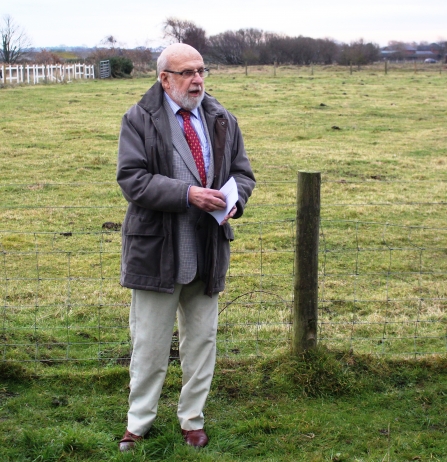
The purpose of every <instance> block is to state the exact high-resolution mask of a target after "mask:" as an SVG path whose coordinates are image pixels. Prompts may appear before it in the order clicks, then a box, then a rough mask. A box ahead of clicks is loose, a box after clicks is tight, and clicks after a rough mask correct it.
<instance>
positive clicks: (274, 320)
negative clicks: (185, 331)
mask: <svg viewBox="0 0 447 462" xmlns="http://www.w3.org/2000/svg"><path fill="white" fill-rule="evenodd" d="M393 183H402V185H403V186H402V189H404V188H406V183H408V184H409V185H410V184H411V185H414V183H415V182H393ZM428 183H430V182H420V183H418V187H417V188H409V191H410V192H406V193H405V194H404V195H402V197H399V196H398V195H397V194H396V193H395V194H393V200H394V202H389V201H388V200H387V197H388V194H387V192H386V190H385V189H384V188H385V187H386V186H387V185H386V184H385V185H384V182H381V183H380V185H378V184H377V182H374V181H373V182H371V181H352V182H351V181H349V182H348V181H335V182H323V184H322V191H323V194H322V219H321V226H320V248H319V320H318V322H319V324H318V328H319V329H318V336H319V342H320V343H321V344H324V345H327V346H328V347H329V348H333V349H335V348H336V349H343V350H347V349H352V350H354V351H355V352H358V353H373V354H385V355H402V356H409V355H411V356H419V355H427V354H440V353H445V352H446V349H447V335H446V321H445V311H446V308H447V294H446V292H447V259H446V255H447V228H444V227H436V226H428V225H421V226H413V225H398V224H395V223H396V222H404V223H405V222H408V221H409V222H414V221H415V220H414V217H415V216H416V217H417V218H418V222H421V223H422V222H425V223H430V222H433V223H442V222H443V220H441V219H439V217H440V216H442V214H444V213H445V210H444V207H445V205H446V203H445V202H444V201H443V198H445V189H446V185H447V182H439V183H437V184H433V183H430V184H428ZM112 185H114V186H112ZM0 186H1V187H2V189H3V191H4V194H3V197H4V198H5V200H4V201H3V203H2V204H1V205H0V214H2V217H3V219H5V220H12V221H10V223H11V224H12V225H16V229H11V230H4V231H0V259H1V264H0V300H1V302H0V304H1V305H0V306H1V307H0V309H1V315H0V322H1V325H0V355H1V360H2V361H11V362H21V363H28V364H29V365H31V366H32V367H34V368H35V369H36V371H37V370H40V369H42V368H46V367H49V366H54V365H57V364H61V363H67V362H71V363H73V364H87V363H88V364H90V363H91V362H94V363H95V364H98V365H100V366H107V365H108V364H117V363H118V364H128V362H129V356H130V348H131V346H130V340H129V333H128V312H129V303H130V293H129V291H128V290H127V289H124V288H122V287H121V286H120V285H119V267H120V253H121V233H120V227H121V225H120V223H119V220H121V219H122V217H123V216H124V211H125V204H123V200H122V196H121V194H120V192H119V190H118V189H117V186H116V184H115V183H112V182H110V183H109V182H107V183H100V184H99V183H98V184H97V183H95V184H93V183H92V184H90V183H89V184H85V183H79V184H70V185H67V184H51V185H19V184H3V185H0ZM77 186H79V190H76V192H75V194H73V195H72V197H75V198H77V202H76V203H67V194H66V193H65V189H64V188H68V189H73V188H75V187H77ZM98 186H99V187H98ZM334 187H337V188H339V189H338V190H337V192H336V194H334V193H333V189H334ZM325 188H330V189H331V192H332V195H331V196H330V197H331V202H328V201H325V200H324V199H325V197H328V194H324V191H325ZM380 188H381V189H380ZM92 189H94V190H95V194H92V193H91V190H92ZM272 190H273V192H272ZM414 190H416V192H414V194H413V191H414ZM426 190H427V191H430V196H428V194H426V193H425V191H426ZM295 194H296V184H295V183H294V182H291V181H281V182H275V183H274V184H272V182H269V183H266V182H265V183H264V182H258V184H257V188H256V191H255V195H254V196H253V198H252V200H251V202H250V203H249V206H248V207H247V209H246V212H245V214H244V216H243V217H242V219H240V220H237V221H234V222H233V227H234V232H235V241H234V242H233V243H232V255H231V261H230V268H229V271H228V275H227V285H226V288H225V291H224V292H222V293H221V294H220V297H219V330H218V354H219V355H221V356H229V357H240V356H244V357H247V356H252V355H253V356H254V355H271V354H273V353H274V352H275V351H277V350H284V349H288V348H289V347H290V341H291V330H292V327H293V326H292V306H293V298H294V260H295V219H296V218H295V213H296V212H295V204H294V203H293V200H291V198H294V197H295ZM368 194H370V196H368ZM84 195H85V198H84ZM28 197H29V200H27V198H28ZM424 197H430V199H431V200H432V202H429V201H425V200H424V199H423V198H424ZM353 198H354V199H355V200H353ZM104 203H107V204H108V205H107V206H104V205H102V204H104ZM378 204H380V205H378ZM419 204H427V205H419ZM365 205H367V206H368V207H365ZM37 207H41V208H40V209H37ZM42 210H46V212H45V217H44V218H42V216H43V215H42ZM365 210H366V211H365ZM409 211H411V216H410V215H409ZM351 216H355V217H356V218H355V219H349V217H351ZM362 216H365V217H366V216H372V217H374V218H375V220H364V219H359V218H358V217H362ZM409 217H410V218H411V220H409ZM376 218H377V219H376ZM390 218H393V220H390ZM422 218H423V219H422ZM390 221H393V222H392V223H391V222H390ZM29 227H33V228H34V230H33V231H28V229H29ZM49 227H52V228H56V229H60V231H58V232H54V231H51V232H50V231H48V228H49ZM11 228H13V226H11ZM171 356H172V358H177V357H178V342H177V338H176V335H175V332H174V336H173V343H172V350H171Z"/></svg>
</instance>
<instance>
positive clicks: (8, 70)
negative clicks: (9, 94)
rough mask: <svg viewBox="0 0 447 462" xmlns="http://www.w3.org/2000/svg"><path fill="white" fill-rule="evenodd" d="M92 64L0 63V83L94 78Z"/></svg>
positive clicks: (32, 82)
mask: <svg viewBox="0 0 447 462" xmlns="http://www.w3.org/2000/svg"><path fill="white" fill-rule="evenodd" d="M94 78H95V66H94V65H93V64H27V65H26V66H25V65H20V64H19V65H15V66H11V65H9V64H8V65H6V64H0V83H3V84H6V83H9V84H13V83H28V84H37V83H40V82H70V81H71V80H73V79H94Z"/></svg>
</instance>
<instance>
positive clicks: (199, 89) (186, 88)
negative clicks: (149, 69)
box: [160, 56, 205, 111]
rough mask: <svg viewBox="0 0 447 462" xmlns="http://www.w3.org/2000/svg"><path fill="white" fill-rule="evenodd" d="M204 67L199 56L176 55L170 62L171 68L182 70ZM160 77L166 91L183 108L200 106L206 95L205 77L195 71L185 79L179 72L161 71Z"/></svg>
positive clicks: (188, 108) (172, 69)
mask: <svg viewBox="0 0 447 462" xmlns="http://www.w3.org/2000/svg"><path fill="white" fill-rule="evenodd" d="M203 67H204V64H203V59H201V58H200V57H199V56H197V57H196V56H189V57H186V59H185V57H177V56H176V57H175V59H174V58H172V59H171V60H170V62H169V70H170V71H177V72H182V71H185V70H195V69H201V68H203ZM160 79H161V82H162V85H163V88H164V90H165V92H166V93H167V94H168V95H169V96H170V97H171V98H172V99H173V100H174V101H175V102H176V103H177V104H178V105H179V106H180V107H182V108H183V109H186V110H188V111H192V110H193V109H195V108H196V107H199V106H200V103H201V102H202V100H203V97H204V95H205V86H204V81H203V80H204V79H203V78H202V77H200V76H199V74H197V73H195V74H194V76H193V77H190V78H188V79H184V78H183V76H181V75H178V74H171V73H169V72H161V73H160Z"/></svg>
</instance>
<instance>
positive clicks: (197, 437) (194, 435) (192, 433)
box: [182, 428, 208, 448]
mask: <svg viewBox="0 0 447 462" xmlns="http://www.w3.org/2000/svg"><path fill="white" fill-rule="evenodd" d="M182 435H183V439H184V440H185V442H186V444H189V445H190V446H194V447H195V448H203V447H204V446H206V445H207V444H208V437H207V436H206V433H205V431H204V430H203V428H202V429H200V430H183V429H182Z"/></svg>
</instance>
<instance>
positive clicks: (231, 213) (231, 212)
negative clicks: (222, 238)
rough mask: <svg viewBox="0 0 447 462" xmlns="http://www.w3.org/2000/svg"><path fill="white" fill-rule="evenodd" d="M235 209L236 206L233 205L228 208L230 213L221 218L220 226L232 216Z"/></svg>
mask: <svg viewBox="0 0 447 462" xmlns="http://www.w3.org/2000/svg"><path fill="white" fill-rule="evenodd" d="M236 211H237V207H236V206H235V205H234V206H233V208H232V209H231V210H230V213H229V214H228V215H227V216H226V217H225V218H224V219H223V220H222V223H221V224H220V226H222V225H223V224H225V223H226V222H227V221H228V220H229V219H230V218H233V217H234V214H235V213H236Z"/></svg>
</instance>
